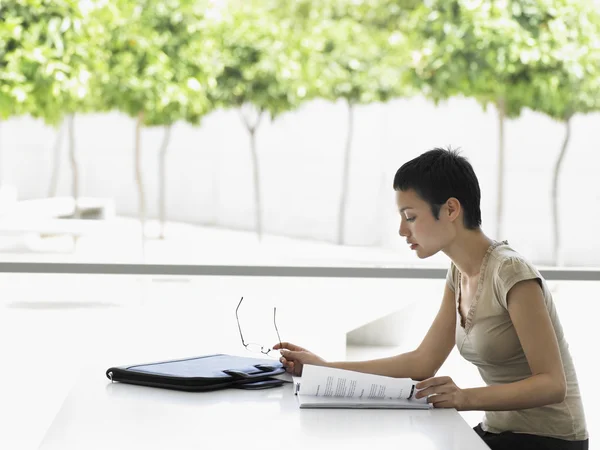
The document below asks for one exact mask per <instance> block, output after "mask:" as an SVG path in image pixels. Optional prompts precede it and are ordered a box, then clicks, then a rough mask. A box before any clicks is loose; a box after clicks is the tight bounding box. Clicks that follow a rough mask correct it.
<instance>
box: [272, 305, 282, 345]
mask: <svg viewBox="0 0 600 450" xmlns="http://www.w3.org/2000/svg"><path fill="white" fill-rule="evenodd" d="M276 317H277V307H273V325H275V331H276V332H277V338H278V339H279V347H281V336H279V330H278V329H277V320H276Z"/></svg>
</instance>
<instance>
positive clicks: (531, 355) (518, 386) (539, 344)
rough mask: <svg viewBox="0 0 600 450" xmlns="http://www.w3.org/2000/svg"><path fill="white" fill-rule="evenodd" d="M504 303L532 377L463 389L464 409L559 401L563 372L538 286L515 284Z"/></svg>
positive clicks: (498, 408)
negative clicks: (506, 304)
mask: <svg viewBox="0 0 600 450" xmlns="http://www.w3.org/2000/svg"><path fill="white" fill-rule="evenodd" d="M507 303H508V313H509V315H510V318H511V320H512V322H513V324H514V326H515V330H516V332H517V335H518V337H519V340H520V341H521V345H522V347H523V351H524V352H525V356H526V357H527V362H528V363H529V367H530V369H531V373H532V375H531V376H530V377H529V378H526V379H524V380H521V381H517V382H514V383H509V384H505V385H494V386H488V387H483V388H474V389H465V394H466V397H467V407H468V409H475V410H485V411H506V410H515V409H526V408H534V407H536V406H544V405H549V404H552V403H560V402H562V401H563V400H564V399H565V395H566V380H565V372H564V369H563V365H562V360H561V357H560V351H559V348H558V342H557V340H556V333H555V332H554V328H553V327H552V322H551V321H550V316H549V314H548V310H547V309H546V304H545V302H544V296H543V294H542V290H541V288H540V285H539V284H538V282H537V281H536V280H527V281H521V282H519V283H517V284H515V285H514V286H513V288H512V289H511V290H510V291H509V292H508V295H507Z"/></svg>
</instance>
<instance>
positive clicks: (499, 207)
mask: <svg viewBox="0 0 600 450" xmlns="http://www.w3.org/2000/svg"><path fill="white" fill-rule="evenodd" d="M496 106H497V109H498V165H497V169H498V173H497V197H496V236H495V238H496V239H498V240H502V239H503V237H502V219H503V215H504V120H505V117H506V110H505V103H504V99H503V98H501V99H499V100H498V103H497V105H496Z"/></svg>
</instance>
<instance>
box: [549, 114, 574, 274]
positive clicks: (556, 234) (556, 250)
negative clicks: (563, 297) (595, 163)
mask: <svg viewBox="0 0 600 450" xmlns="http://www.w3.org/2000/svg"><path fill="white" fill-rule="evenodd" d="M570 138H571V117H567V119H566V120H565V137H564V139H563V144H562V148H561V149H560V153H559V155H558V159H557V160H556V163H555V164H554V175H553V178H552V231H553V241H552V261H553V262H554V265H559V263H562V261H561V260H560V259H561V258H560V257H561V252H560V250H561V247H560V227H559V224H558V178H559V177H560V169H561V167H562V163H563V160H564V158H565V154H566V153H567V146H568V145H569V139H570Z"/></svg>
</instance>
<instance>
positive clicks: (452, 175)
mask: <svg viewBox="0 0 600 450" xmlns="http://www.w3.org/2000/svg"><path fill="white" fill-rule="evenodd" d="M409 189H414V191H415V192H416V193H417V194H418V195H419V197H421V198H422V199H423V200H425V201H426V202H427V203H429V205H430V206H431V212H432V213H433V215H434V217H435V218H436V220H439V218H440V207H441V206H442V205H443V204H444V203H446V201H447V200H448V199H449V198H450V197H455V198H456V199H458V201H459V202H460V204H461V206H462V208H463V211H464V224H465V227H466V228H468V229H470V230H474V229H476V228H478V227H479V226H480V225H481V209H480V202H481V191H480V189H479V181H478V180H477V176H476V175H475V172H474V171H473V167H472V166H471V163H469V161H467V159H466V158H465V157H464V156H460V155H459V152H458V150H453V149H451V148H448V149H443V148H434V149H433V150H429V151H428V152H425V153H423V154H422V155H420V156H417V157H416V158H415V159H412V160H410V161H408V162H407V163H405V164H403V165H402V167H400V168H399V169H398V171H397V172H396V176H395V177H394V190H395V191H407V190H409Z"/></svg>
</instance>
